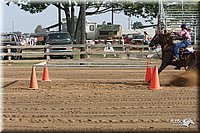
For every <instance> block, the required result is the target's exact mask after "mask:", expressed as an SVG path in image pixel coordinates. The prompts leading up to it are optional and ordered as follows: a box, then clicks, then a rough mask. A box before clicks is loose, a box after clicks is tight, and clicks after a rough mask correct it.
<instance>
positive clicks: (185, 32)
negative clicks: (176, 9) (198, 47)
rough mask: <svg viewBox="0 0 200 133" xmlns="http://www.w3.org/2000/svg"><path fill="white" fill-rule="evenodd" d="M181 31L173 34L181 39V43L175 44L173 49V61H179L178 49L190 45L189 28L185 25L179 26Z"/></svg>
mask: <svg viewBox="0 0 200 133" xmlns="http://www.w3.org/2000/svg"><path fill="white" fill-rule="evenodd" d="M181 29H182V30H181V31H180V32H175V34H177V35H179V36H181V37H182V39H183V41H181V42H179V43H177V44H175V45H174V47H173V51H174V55H175V59H176V60H179V58H180V53H179V49H180V48H183V47H187V46H189V45H191V44H192V42H191V36H190V28H188V26H187V25H186V24H182V25H181Z"/></svg>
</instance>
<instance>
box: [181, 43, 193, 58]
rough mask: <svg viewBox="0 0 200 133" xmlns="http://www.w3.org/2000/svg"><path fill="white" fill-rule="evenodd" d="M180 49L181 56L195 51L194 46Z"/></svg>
mask: <svg viewBox="0 0 200 133" xmlns="http://www.w3.org/2000/svg"><path fill="white" fill-rule="evenodd" d="M179 51H180V57H181V58H182V57H183V55H186V54H192V53H193V52H194V48H193V47H192V46H188V47H184V48H180V49H179Z"/></svg>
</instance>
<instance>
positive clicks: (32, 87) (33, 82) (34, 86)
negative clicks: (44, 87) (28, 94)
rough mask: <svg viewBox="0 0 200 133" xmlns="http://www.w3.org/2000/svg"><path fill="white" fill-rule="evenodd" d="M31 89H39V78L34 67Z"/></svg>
mask: <svg viewBox="0 0 200 133" xmlns="http://www.w3.org/2000/svg"><path fill="white" fill-rule="evenodd" d="M29 89H38V82H37V77H36V72H35V66H32V72H31V80H30V86H29Z"/></svg>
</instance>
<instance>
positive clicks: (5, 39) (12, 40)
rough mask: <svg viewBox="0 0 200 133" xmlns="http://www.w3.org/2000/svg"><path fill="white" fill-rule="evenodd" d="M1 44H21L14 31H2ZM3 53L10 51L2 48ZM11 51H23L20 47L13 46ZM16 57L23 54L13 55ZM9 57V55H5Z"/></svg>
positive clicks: (18, 57)
mask: <svg viewBox="0 0 200 133" xmlns="http://www.w3.org/2000/svg"><path fill="white" fill-rule="evenodd" d="M1 45H2V46H7V45H10V46H20V42H19V39H18V37H17V35H16V34H14V33H2V34H1ZM1 52H2V53H8V49H7V48H2V49H1ZM11 53H22V50H21V49H20V48H11ZM12 57H14V59H20V58H21V57H22V56H15V55H13V56H12ZM3 58H7V56H5V57H3Z"/></svg>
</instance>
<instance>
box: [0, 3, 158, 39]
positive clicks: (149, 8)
mask: <svg viewBox="0 0 200 133" xmlns="http://www.w3.org/2000/svg"><path fill="white" fill-rule="evenodd" d="M4 1H5V2H6V4H7V5H9V4H10V2H13V3H15V4H17V5H18V6H19V7H20V9H22V10H25V11H28V12H30V13H32V14H33V13H40V12H42V11H43V10H45V9H46V8H47V7H48V6H49V5H51V4H52V5H54V6H55V7H57V8H60V9H61V10H63V11H64V13H65V17H66V21H67V27H68V31H69V33H70V34H71V35H75V38H77V37H78V36H80V33H81V32H80V31H79V29H80V26H81V20H80V18H81V15H80V14H81V10H79V16H78V22H77V25H76V28H72V29H71V27H74V12H75V9H80V6H81V1H76V0H71V3H70V2H69V0H66V1H60V2H58V1H56V0H52V1H48V2H45V1H44V2H37V3H36V2H34V1H31V0H29V1H28V2H27V3H18V2H16V1H15V0H4ZM75 7H77V8H75ZM158 7H159V6H158V2H157V3H156V2H154V3H150V2H131V1H119V2H111V1H107V0H98V1H97V0H93V1H91V0H90V1H87V2H86V13H85V14H86V15H98V14H103V13H106V12H110V11H114V13H120V12H124V14H125V15H127V16H136V17H142V18H144V19H145V20H146V21H149V22H152V20H153V18H155V17H156V16H157V12H158ZM74 32H75V33H74ZM78 33H79V34H78Z"/></svg>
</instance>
